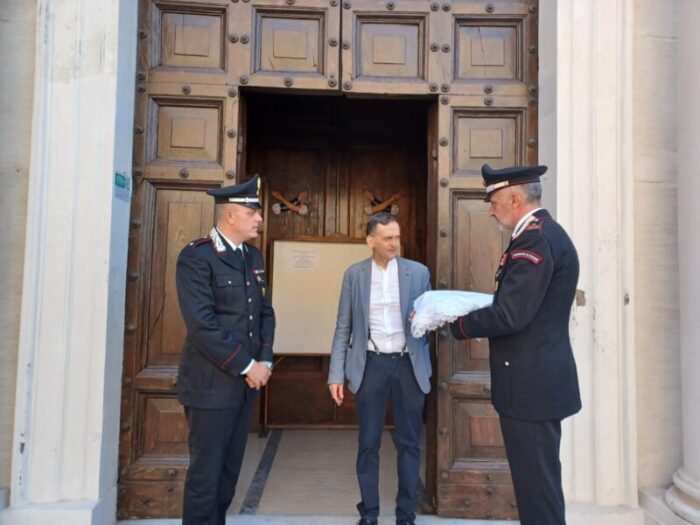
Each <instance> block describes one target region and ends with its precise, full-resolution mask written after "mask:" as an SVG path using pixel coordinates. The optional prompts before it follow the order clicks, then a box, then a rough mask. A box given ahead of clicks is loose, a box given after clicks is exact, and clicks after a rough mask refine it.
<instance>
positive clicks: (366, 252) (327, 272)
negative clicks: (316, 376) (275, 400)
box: [270, 240, 371, 355]
mask: <svg viewBox="0 0 700 525" xmlns="http://www.w3.org/2000/svg"><path fill="white" fill-rule="evenodd" d="M370 255H371V252H370V249H369V248H368V246H367V244H365V242H364V241H342V242H337V241H316V240H296V241H288V240H275V241H273V245H272V254H271V258H270V260H271V265H270V266H271V270H272V282H271V288H272V307H273V308H274V309H275V318H276V320H277V327H276V329H275V344H274V350H275V355H282V354H297V355H300V354H302V355H303V354H308V355H323V354H330V352H331V343H332V342H333V332H334V331H335V321H336V316H337V313H338V300H339V298H340V288H341V286H342V284H343V274H344V273H345V270H346V269H347V268H348V267H349V266H350V265H351V264H354V263H356V262H358V261H361V260H363V259H367V258H368V257H369V256H370Z"/></svg>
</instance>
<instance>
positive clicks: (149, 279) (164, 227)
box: [118, 0, 538, 518]
mask: <svg viewBox="0 0 700 525" xmlns="http://www.w3.org/2000/svg"><path fill="white" fill-rule="evenodd" d="M537 8H538V4H537V1H536V0H491V1H487V0H471V1H469V0H440V1H432V2H431V1H429V0H388V1H384V0H382V1H380V0H187V1H185V0H140V21H139V34H138V39H139V47H138V50H139V51H138V71H137V79H136V83H135V89H136V92H137V97H136V116H135V123H134V168H133V174H134V195H133V201H132V213H131V235H130V246H129V259H128V268H127V272H128V289H127V308H126V320H125V334H126V337H125V349H124V369H123V382H122V383H123V393H122V411H121V438H120V449H119V463H120V478H119V503H118V512H119V515H120V517H125V518H127V517H166V516H178V515H179V512H180V504H181V493H182V485H183V482H184V476H185V471H186V467H187V462H188V458H187V447H186V437H187V426H186V422H185V419H184V417H183V413H182V408H181V407H180V405H179V404H178V402H177V399H176V397H175V392H174V387H173V381H174V378H175V374H176V370H177V361H178V357H179V353H180V350H181V344H182V341H183V338H184V334H185V330H184V325H183V323H182V320H181V318H180V314H179V308H178V304H177V296H176V291H175V284H174V272H175V261H176V258H177V255H178V253H179V251H180V249H181V248H182V246H184V244H185V243H186V242H189V241H190V240H192V239H194V238H197V237H199V236H202V235H205V234H206V232H207V231H208V230H209V229H210V228H211V225H212V222H213V203H212V201H211V198H209V197H207V196H206V195H205V193H204V192H205V190H207V189H209V188H212V187H216V186H221V185H226V184H232V183H236V182H239V181H242V180H245V178H246V177H248V176H249V175H250V174H252V173H254V172H255V171H260V172H261V173H262V174H263V177H264V179H265V181H266V185H265V192H266V193H265V206H266V211H265V213H266V217H265V220H266V226H265V227H266V230H265V235H264V236H263V237H262V238H261V239H260V242H261V247H262V248H263V249H265V246H266V244H267V243H268V242H269V240H270V239H271V238H273V237H277V238H279V237H280V236H287V237H289V238H292V237H296V236H300V235H310V236H316V237H329V236H343V237H346V238H353V237H358V236H360V237H361V236H362V234H361V232H362V227H363V220H366V214H365V213H364V207H365V206H366V205H367V202H366V197H365V191H366V190H367V191H370V192H372V193H373V194H374V195H375V196H376V197H378V198H380V199H386V198H388V196H390V195H391V194H393V193H397V192H398V193H400V194H401V197H400V198H399V200H398V201H397V205H398V215H397V216H398V217H399V219H400V222H401V225H402V227H403V231H404V235H403V236H404V239H406V240H407V242H405V247H404V249H405V255H407V256H409V257H412V258H416V259H418V260H422V261H424V262H426V263H427V264H428V266H429V267H430V268H431V271H432V276H433V285H434V287H435V288H438V289H440V288H444V289H451V288H454V289H471V290H479V291H491V290H492V283H493V273H494V270H495V268H496V267H497V265H498V260H499V258H500V255H501V252H502V249H503V237H502V235H501V234H500V233H499V232H498V230H497V228H496V226H495V224H494V222H493V221H492V219H491V218H490V217H488V214H487V208H486V205H485V204H484V202H483V195H484V190H483V186H482V184H481V178H480V171H479V170H480V167H481V165H482V164H483V163H485V162H488V163H489V164H490V165H491V166H493V167H503V166H507V165H512V164H522V163H534V162H536V160H537V104H538V101H537ZM280 94H289V95H292V94H294V95H296V96H297V97H298V98H296V97H281V96H280ZM302 94H303V96H302ZM311 95H314V96H311ZM318 95H323V96H322V97H319V96H318ZM329 97H332V98H337V99H338V100H339V101H336V102H329V100H330V98H329ZM387 97H388V98H391V99H401V101H399V102H389V101H387ZM292 98H293V99H295V100H294V103H291V102H290V101H289V99H292ZM324 99H326V100H325V102H324ZM360 99H370V100H368V101H363V100H360ZM408 99H410V101H409V100H408ZM383 101H386V102H383ZM275 108H277V109H281V108H282V109H283V110H280V111H277V110H275ZM284 108H286V109H284ZM295 108H296V109H295ZM295 111H296V113H295ZM392 112H393V113H392ZM275 114H276V116H275ZM377 115H383V117H382V118H380V119H377V118H376V116H377ZM324 119H325V120H324ZM285 122H286V124H285ZM292 122H293V123H294V124H293V128H294V130H296V133H289V132H288V131H285V129H287V130H288V129H290V128H289V126H290V125H291V123H292ZM392 124H393V127H392ZM285 126H287V128H285ZM280 166H281V167H283V168H284V169H280ZM272 191H276V192H279V194H280V195H282V196H284V197H285V198H287V199H290V200H291V199H293V198H294V197H296V196H298V194H299V193H300V192H302V191H306V192H307V193H308V196H307V197H306V198H307V201H306V202H305V204H306V206H307V208H308V211H309V213H308V214H307V215H306V216H301V215H299V214H296V213H293V212H281V213H280V214H279V215H276V214H275V213H274V212H273V209H272V205H273V204H275V201H274V200H273V198H272V193H271V192H272ZM407 232H410V233H409V234H407ZM433 348H434V352H435V361H436V367H435V375H434V387H435V388H434V389H433V393H432V396H431V399H430V402H429V409H428V418H427V427H426V428H427V438H428V450H427V463H428V468H427V471H426V473H425V475H426V477H425V482H426V494H427V496H428V501H429V503H431V504H432V505H433V506H434V508H435V510H436V512H437V513H438V514H439V515H442V516H454V517H465V518H513V517H515V516H516V515H517V514H516V509H515V503H514V499H513V494H512V488H511V486H510V476H509V472H508V468H507V462H506V461H505V451H504V448H503V443H502V439H501V434H500V429H499V426H498V418H497V416H496V414H495V412H494V410H493V407H492V406H491V404H490V384H489V374H488V345H487V343H485V342H475V341H470V342H460V343H457V342H455V341H453V340H452V339H451V337H449V335H448V334H446V333H444V332H439V333H437V334H436V336H435V341H434V345H433ZM304 366H305V365H304ZM290 373H291V374H292V375H291V377H294V373H295V372H294V371H292V372H290ZM298 373H300V374H301V373H304V371H303V370H300V371H298ZM324 395H325V391H324ZM336 416H337V415H336ZM342 417H343V416H342V414H341V419H342Z"/></svg>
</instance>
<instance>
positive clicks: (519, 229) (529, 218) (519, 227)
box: [511, 208, 543, 239]
mask: <svg viewBox="0 0 700 525" xmlns="http://www.w3.org/2000/svg"><path fill="white" fill-rule="evenodd" d="M542 209H543V208H535V209H534V210H531V211H529V212H527V213H526V214H525V215H523V216H522V217H521V218H520V220H519V221H518V224H516V225H515V228H513V233H512V235H511V238H513V239H515V238H516V237H517V236H518V235H520V234H521V233H522V232H523V230H524V229H525V226H526V225H527V224H529V223H530V222H531V221H532V220H533V219H532V216H533V215H534V214H535V213H537V212H538V211H540V210H542Z"/></svg>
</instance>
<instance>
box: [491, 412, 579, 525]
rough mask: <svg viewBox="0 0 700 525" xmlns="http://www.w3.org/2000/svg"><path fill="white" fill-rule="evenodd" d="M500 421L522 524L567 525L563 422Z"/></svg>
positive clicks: (502, 418) (504, 418)
mask: <svg viewBox="0 0 700 525" xmlns="http://www.w3.org/2000/svg"><path fill="white" fill-rule="evenodd" d="M500 420H501V430H502V432H503V440H504V442H505V445H506V453H507V455H508V463H509V465H510V474H511V476H512V478H513V488H514V489H515V500H516V502H517V504H518V514H519V515H520V524H521V525H565V524H566V519H565V517H564V493H563V491H562V486H561V463H560V462H559V444H560V442H561V421H558V420H554V421H526V420H522V419H513V418H509V417H503V416H501V418H500Z"/></svg>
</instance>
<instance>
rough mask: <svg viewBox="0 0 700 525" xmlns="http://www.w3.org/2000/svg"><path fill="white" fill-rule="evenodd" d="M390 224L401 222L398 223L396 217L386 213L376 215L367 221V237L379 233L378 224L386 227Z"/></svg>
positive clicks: (381, 212)
mask: <svg viewBox="0 0 700 525" xmlns="http://www.w3.org/2000/svg"><path fill="white" fill-rule="evenodd" d="M390 222H395V223H398V222H399V221H397V220H396V217H394V216H393V215H392V214H391V213H387V212H385V211H380V212H379V213H375V214H374V215H372V216H371V217H370V218H369V220H368V221H367V235H374V233H375V232H376V231H377V225H378V224H381V225H382V226H386V225H387V224H389V223H390Z"/></svg>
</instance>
